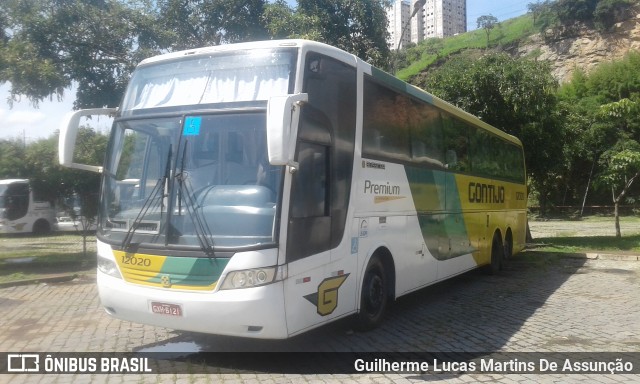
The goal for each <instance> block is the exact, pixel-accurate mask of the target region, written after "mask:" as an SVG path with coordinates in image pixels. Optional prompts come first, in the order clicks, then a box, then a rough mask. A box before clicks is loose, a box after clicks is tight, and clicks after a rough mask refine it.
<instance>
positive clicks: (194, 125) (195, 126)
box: [182, 116, 202, 136]
mask: <svg viewBox="0 0 640 384" xmlns="http://www.w3.org/2000/svg"><path fill="white" fill-rule="evenodd" d="M201 125H202V116H189V117H187V118H186V120H185V121H184V128H183V129H182V134H183V135H184V136H198V135H199V134H200V126H201Z"/></svg>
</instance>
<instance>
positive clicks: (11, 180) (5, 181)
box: [0, 179, 29, 185]
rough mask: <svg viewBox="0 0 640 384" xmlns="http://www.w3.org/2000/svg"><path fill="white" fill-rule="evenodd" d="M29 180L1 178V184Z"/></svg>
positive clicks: (26, 181)
mask: <svg viewBox="0 0 640 384" xmlns="http://www.w3.org/2000/svg"><path fill="white" fill-rule="evenodd" d="M28 182H29V180H27V179H4V180H0V185H7V184H13V183H28Z"/></svg>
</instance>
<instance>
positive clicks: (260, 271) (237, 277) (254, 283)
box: [220, 267, 277, 289]
mask: <svg viewBox="0 0 640 384" xmlns="http://www.w3.org/2000/svg"><path fill="white" fill-rule="evenodd" d="M276 270H277V268H276V267H267V268H256V269H245V270H243V271H232V272H229V273H228V274H227V277H226V278H225V279H224V282H223V283H222V286H221V287H220V289H239V288H251V287H259V286H261V285H266V284H269V283H273V282H274V280H275V277H276Z"/></svg>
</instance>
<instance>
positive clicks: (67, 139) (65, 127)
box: [58, 108, 116, 172]
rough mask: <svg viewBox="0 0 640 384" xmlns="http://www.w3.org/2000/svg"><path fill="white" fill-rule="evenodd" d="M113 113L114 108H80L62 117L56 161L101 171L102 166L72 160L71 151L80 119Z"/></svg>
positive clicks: (64, 164)
mask: <svg viewBox="0 0 640 384" xmlns="http://www.w3.org/2000/svg"><path fill="white" fill-rule="evenodd" d="M115 113H116V109H115V108H95V109H82V110H79V111H74V112H69V113H67V115H66V116H65V117H64V119H62V123H60V138H59V140H58V161H59V162H60V165H62V166H65V167H69V168H76V169H83V170H85V171H92V172H102V166H98V165H86V164H78V163H74V162H73V152H74V149H75V147H76V138H77V136H78V130H79V129H80V119H81V118H82V117H86V116H104V115H107V116H113V115H114V114H115Z"/></svg>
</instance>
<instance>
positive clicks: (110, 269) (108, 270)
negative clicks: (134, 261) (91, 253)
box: [98, 256, 122, 279]
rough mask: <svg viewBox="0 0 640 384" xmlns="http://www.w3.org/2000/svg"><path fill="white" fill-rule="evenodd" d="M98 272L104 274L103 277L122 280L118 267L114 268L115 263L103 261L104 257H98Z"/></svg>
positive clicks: (107, 260)
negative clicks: (107, 276)
mask: <svg viewBox="0 0 640 384" xmlns="http://www.w3.org/2000/svg"><path fill="white" fill-rule="evenodd" d="M98 270H100V272H102V273H104V274H105V275H109V276H112V277H116V278H118V279H122V276H121V275H120V271H118V267H117V266H116V262H115V261H113V260H109V259H105V258H104V257H99V256H98Z"/></svg>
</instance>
